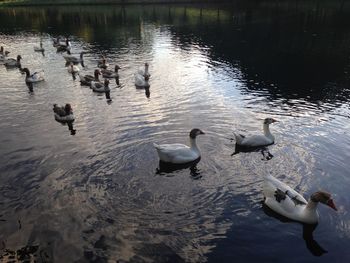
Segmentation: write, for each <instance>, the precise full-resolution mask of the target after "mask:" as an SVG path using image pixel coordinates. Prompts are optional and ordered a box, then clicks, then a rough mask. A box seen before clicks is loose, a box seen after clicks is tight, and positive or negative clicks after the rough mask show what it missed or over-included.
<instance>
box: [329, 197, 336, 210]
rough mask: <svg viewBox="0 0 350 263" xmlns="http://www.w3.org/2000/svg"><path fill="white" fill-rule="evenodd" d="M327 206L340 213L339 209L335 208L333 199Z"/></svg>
mask: <svg viewBox="0 0 350 263" xmlns="http://www.w3.org/2000/svg"><path fill="white" fill-rule="evenodd" d="M327 205H328V206H329V207H331V208H333V209H334V210H335V211H338V209H337V207H336V206H335V204H334V202H333V199H329V200H328V201H327Z"/></svg>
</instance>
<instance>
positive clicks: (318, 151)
mask: <svg viewBox="0 0 350 263" xmlns="http://www.w3.org/2000/svg"><path fill="white" fill-rule="evenodd" d="M245 2H246V1H242V2H240V1H238V2H235V3H234V4H233V5H231V6H185V7H184V6H161V5H156V6H152V5H148V6H145V7H142V6H130V7H121V6H92V7H88V6H84V7H77V6H73V7H71V6H69V7H66V6H61V7H35V8H7V9H1V10H0V39H1V43H0V44H1V45H3V46H4V47H5V50H9V51H10V52H11V53H10V55H11V56H12V57H15V56H17V54H21V56H22V57H23V60H22V66H23V67H28V68H29V69H30V70H31V72H34V71H35V70H40V69H44V71H45V77H46V81H45V82H43V83H39V84H36V85H34V92H29V90H28V88H27V86H26V85H25V83H24V75H22V74H21V73H20V72H19V70H18V69H13V70H8V69H6V68H5V67H4V66H2V65H0V77H1V79H2V83H1V89H2V92H1V93H0V101H1V104H0V119H1V122H0V134H1V136H0V145H1V147H0V156H1V162H0V170H1V175H0V195H1V198H0V205H1V206H0V207H1V212H0V249H1V253H0V255H2V256H3V257H6V258H8V257H9V255H10V253H12V252H14V251H17V254H21V255H22V257H23V258H26V257H28V255H30V256H32V257H36V258H37V260H41V261H42V262H107V261H109V262H112V261H113V260H114V261H116V260H119V262H233V261H235V262H297V261H300V262H329V261H331V260H332V261H335V262H344V261H343V260H344V259H345V258H346V257H349V256H350V253H349V250H348V247H349V245H350V216H349V213H348V212H347V211H348V210H349V208H350V197H349V194H348V189H349V187H350V179H349V176H348V174H349V172H348V171H349V169H350V165H349V162H348V160H349V157H350V156H349V150H350V146H349V145H350V137H349V135H348V131H349V128H350V124H349V101H350V90H349V69H350V68H349V66H350V64H349V55H350V54H349V51H350V50H349V46H350V30H349V28H350V27H349V26H350V20H349V17H350V16H349V15H350V14H349V13H350V6H349V5H348V4H347V3H345V4H342V2H341V1H315V2H308V3H306V4H305V3H302V1H285V2H284V3H278V2H276V1H271V2H269V1H261V2H260V3H255V2H252V3H245ZM58 35H62V36H69V38H70V41H71V43H72V52H73V53H74V54H79V53H80V52H82V51H85V52H86V54H85V55H84V65H85V67H84V68H82V67H81V65H79V66H80V67H81V71H82V73H84V74H92V72H93V70H94V69H95V67H96V65H97V60H98V59H99V58H100V56H101V55H102V54H103V55H105V56H106V57H107V59H108V62H109V64H110V65H111V66H114V65H115V64H118V65H119V66H120V67H121V68H122V69H121V70H120V79H119V83H120V85H117V84H116V83H115V82H114V81H111V85H110V87H111V96H112V99H113V101H112V103H107V101H106V99H105V97H104V96H103V95H98V94H95V93H93V92H92V91H91V90H90V89H89V88H87V87H83V86H80V84H79V81H78V80H73V79H72V76H71V75H69V74H68V73H67V68H66V65H65V61H64V59H63V57H62V54H60V53H57V52H56V49H55V48H54V47H53V46H52V39H51V38H52V37H57V36H58ZM40 38H42V40H43V46H44V48H45V52H44V54H41V53H35V52H34V51H33V47H34V46H37V45H39V42H40ZM145 62H148V63H149V64H150V73H151V79H150V84H151V87H150V89H149V90H144V89H136V88H135V86H134V76H133V74H134V73H135V71H136V70H137V69H138V68H139V67H141V66H142V65H143V64H144V63H145ZM54 103H57V104H60V105H62V104H64V103H70V104H71V105H72V107H73V110H74V114H75V117H76V120H75V122H74V129H76V134H75V135H74V136H72V135H71V133H70V131H69V129H68V127H67V126H64V125H61V124H60V123H58V122H56V121H55V120H54V116H53V112H52V105H53V104H54ZM266 117H273V118H275V119H277V120H279V122H278V123H276V124H274V125H273V127H271V130H272V132H273V134H274V135H275V137H276V143H275V144H274V145H272V146H270V147H268V151H269V153H270V155H268V154H267V152H264V153H262V152H260V151H256V152H249V153H244V152H242V153H239V154H235V155H231V154H232V153H233V152H234V151H235V149H234V148H235V147H234V141H232V140H231V138H232V137H233V131H238V132H241V133H258V132H261V128H262V127H261V126H262V120H263V119H264V118H266ZM194 127H197V128H201V129H202V130H203V131H205V132H206V135H205V136H201V137H199V138H198V145H199V147H200V149H201V152H202V158H201V160H200V162H199V163H198V164H197V165H196V166H195V167H190V168H185V169H180V170H175V171H171V170H170V171H164V170H160V171H159V169H158V168H159V159H158V156H157V153H156V151H155V149H154V148H153V143H154V142H156V143H170V142H176V143H187V140H188V132H189V131H190V130H191V129H192V128H194ZM266 174H272V175H273V176H275V177H277V178H279V179H280V180H282V181H284V182H286V183H288V184H289V185H290V186H292V187H293V188H295V189H296V190H297V191H300V192H301V193H302V194H303V195H304V196H305V197H306V198H308V197H309V196H310V195H311V194H312V193H313V192H315V191H317V190H320V189H324V190H326V191H328V192H330V193H332V194H333V197H334V200H335V203H336V204H337V206H338V208H339V211H338V212H335V211H333V210H331V209H329V208H328V207H325V206H321V205H320V206H319V213H320V224H319V225H318V226H317V227H316V229H315V230H314V232H313V236H310V233H309V232H310V231H308V230H307V229H306V230H305V231H304V235H303V226H302V225H301V224H298V223H285V222H281V221H280V220H279V219H278V218H275V215H273V214H271V213H269V211H266V210H265V209H263V206H262V201H263V195H262V183H263V177H264V175H266ZM305 233H306V234H305ZM308 233H309V234H308ZM304 239H305V240H304ZM317 245H318V246H317ZM320 247H321V248H322V249H323V250H322V249H321V248H320ZM324 251H328V253H324ZM3 260H5V259H3ZM39 262H40V261H39Z"/></svg>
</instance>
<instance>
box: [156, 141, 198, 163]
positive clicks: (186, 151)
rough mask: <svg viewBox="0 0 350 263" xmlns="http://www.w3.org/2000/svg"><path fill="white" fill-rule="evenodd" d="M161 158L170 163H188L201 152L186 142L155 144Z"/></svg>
mask: <svg viewBox="0 0 350 263" xmlns="http://www.w3.org/2000/svg"><path fill="white" fill-rule="evenodd" d="M154 147H155V148H156V149H157V152H158V155H159V158H160V160H162V161H163V162H170V163H186V162H191V161H194V160H196V159H197V158H198V157H199V153H198V152H195V151H193V150H192V149H191V148H190V147H188V146H187V145H184V144H161V145H158V144H154Z"/></svg>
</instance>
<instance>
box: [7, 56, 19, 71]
mask: <svg viewBox="0 0 350 263" xmlns="http://www.w3.org/2000/svg"><path fill="white" fill-rule="evenodd" d="M21 59H22V57H21V55H18V56H17V59H14V58H8V59H5V60H4V65H5V66H6V67H9V68H10V67H13V68H14V67H18V68H20V67H21Z"/></svg>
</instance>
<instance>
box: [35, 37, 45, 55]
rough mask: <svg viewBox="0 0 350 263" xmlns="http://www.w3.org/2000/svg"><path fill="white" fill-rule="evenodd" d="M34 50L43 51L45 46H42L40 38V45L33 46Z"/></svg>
mask: <svg viewBox="0 0 350 263" xmlns="http://www.w3.org/2000/svg"><path fill="white" fill-rule="evenodd" d="M34 51H35V52H44V51H45V48H43V41H42V40H41V39H40V47H37V46H35V47H34Z"/></svg>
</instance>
